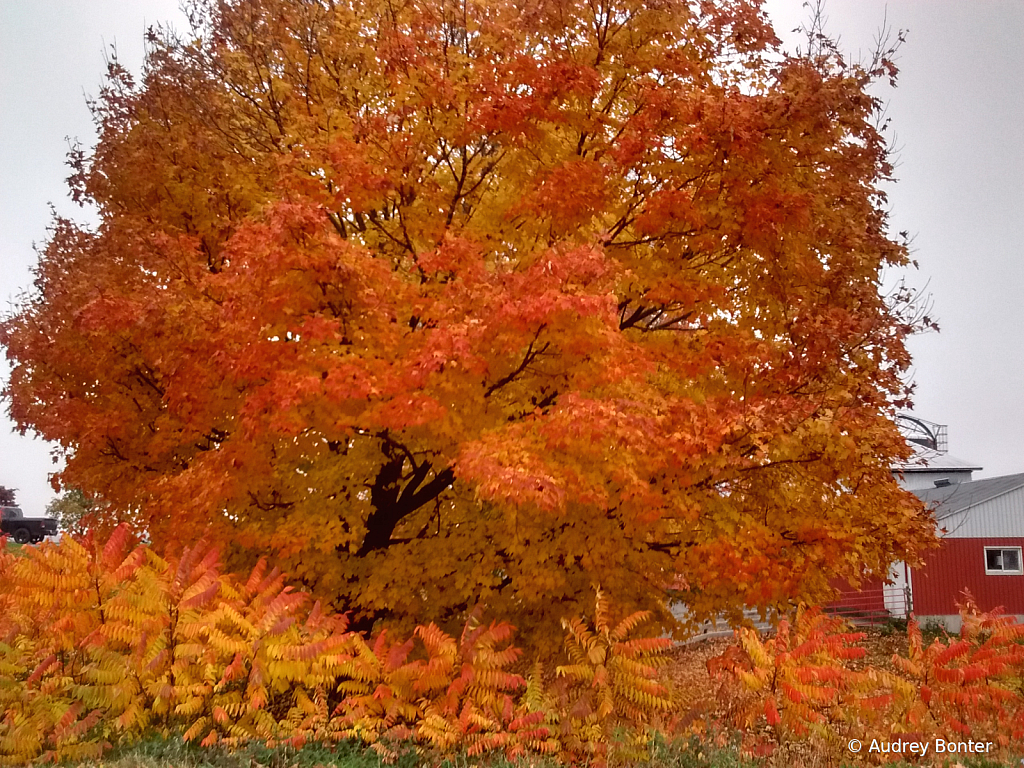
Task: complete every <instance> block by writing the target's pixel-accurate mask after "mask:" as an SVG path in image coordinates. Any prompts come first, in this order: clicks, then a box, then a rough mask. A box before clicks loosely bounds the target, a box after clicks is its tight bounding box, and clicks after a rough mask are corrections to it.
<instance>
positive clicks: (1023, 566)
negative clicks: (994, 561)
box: [985, 547, 1024, 576]
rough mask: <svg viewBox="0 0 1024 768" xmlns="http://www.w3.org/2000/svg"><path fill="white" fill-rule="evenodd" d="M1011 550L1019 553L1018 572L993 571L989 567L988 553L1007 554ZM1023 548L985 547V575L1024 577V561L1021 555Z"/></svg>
mask: <svg viewBox="0 0 1024 768" xmlns="http://www.w3.org/2000/svg"><path fill="white" fill-rule="evenodd" d="M1009 549H1013V550H1016V551H1017V570H1015V571H1007V570H1004V569H999V570H991V569H989V567H988V553H989V552H1005V551H1007V550H1009ZM1022 554H1024V553H1022V552H1021V547H985V575H986V576H1022V575H1024V559H1022V557H1021V555H1022Z"/></svg>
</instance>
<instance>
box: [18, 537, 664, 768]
mask: <svg viewBox="0 0 1024 768" xmlns="http://www.w3.org/2000/svg"><path fill="white" fill-rule="evenodd" d="M64 546H65V544H63V543H62V544H60V545H57V546H53V545H44V546H43V547H42V548H41V549H42V550H43V557H42V559H40V560H37V561H33V562H35V563H36V566H35V567H37V568H43V567H45V566H46V564H47V563H49V562H51V561H53V560H54V559H59V558H60V557H62V556H64V555H62V554H61V552H60V550H61V548H62V547H64ZM122 546H125V547H126V546H127V542H126V541H122V540H121V538H120V537H119V539H118V543H117V544H116V546H114V547H108V548H106V550H105V551H102V550H100V548H99V547H95V548H94V553H95V556H90V554H89V551H88V550H87V549H85V548H84V547H80V546H79V545H77V544H73V543H72V545H71V546H69V547H68V549H69V552H70V554H72V555H75V556H82V557H80V559H79V561H78V565H77V567H78V568H80V569H82V570H83V571H84V575H83V574H78V577H81V578H84V579H89V580H92V581H93V583H94V584H96V585H99V586H98V591H95V592H94V595H95V602H94V603H92V604H90V605H84V606H83V605H79V604H77V603H76V602H75V601H74V600H73V599H68V598H74V597H75V596H76V594H77V592H76V590H75V589H74V588H69V590H68V592H67V593H66V594H62V593H60V592H58V593H56V594H54V593H53V591H52V590H49V589H48V588H47V587H45V586H42V585H41V584H40V582H38V581H37V580H33V575H34V574H33V572H32V570H31V569H26V570H22V571H20V572H19V574H20V576H19V578H20V579H23V580H21V581H19V580H14V581H13V582H9V583H10V584H11V586H12V589H11V590H10V591H8V592H7V593H6V595H7V598H8V603H9V605H8V610H7V611H6V612H4V613H2V614H0V637H7V638H10V639H11V640H12V642H10V643H7V644H4V643H0V708H2V709H0V712H2V714H3V716H2V717H0V761H6V762H26V761H28V760H31V759H34V758H37V757H46V756H56V757H61V756H66V757H69V758H71V757H73V756H75V755H98V754H99V753H100V752H101V751H102V749H103V748H104V745H105V741H104V739H105V738H106V737H110V738H112V739H113V740H114V741H126V740H132V739H135V738H137V737H139V736H140V735H142V734H144V733H146V732H147V731H149V730H150V729H152V728H158V729H159V730H161V731H163V732H165V733H166V732H173V731H177V732H180V733H181V734H182V735H183V737H184V738H185V739H186V740H188V741H196V742H198V743H200V744H204V745H212V744H215V743H221V742H223V743H227V744H236V743H239V742H242V741H246V740H252V739H258V740H263V741H266V740H275V741H280V740H288V741H290V742H291V743H301V742H304V741H308V740H322V741H333V740H337V739H341V738H357V739H360V740H363V741H365V742H366V743H368V744H370V745H371V746H373V747H374V748H375V749H378V750H380V751H381V754H382V755H385V756H388V755H393V750H392V747H391V745H392V744H394V743H397V742H398V741H402V740H405V739H413V740H414V741H415V742H416V743H418V744H420V745H423V746H425V747H430V748H434V749H439V750H465V751H466V752H467V753H469V754H473V755H478V754H482V753H484V752H487V751H493V750H502V751H505V752H506V753H507V754H508V755H510V756H516V755H523V754H525V753H529V752H536V753H542V754H557V753H561V754H562V755H563V756H564V757H566V758H567V759H573V760H575V759H582V758H587V759H594V760H598V761H600V760H601V759H603V757H604V756H606V755H607V752H608V749H609V747H608V743H609V740H610V739H612V736H613V731H615V730H616V729H619V728H625V729H626V730H627V732H628V735H627V737H626V739H625V742H622V741H621V740H620V741H615V744H616V745H618V746H613V747H611V749H612V750H613V751H616V750H617V751H619V752H621V753H622V754H623V755H625V754H627V753H628V754H639V753H640V752H642V750H643V749H644V748H645V746H644V745H645V744H646V739H647V730H646V729H647V727H648V726H649V725H650V723H651V718H652V717H654V716H656V715H657V714H658V713H661V712H664V711H665V710H666V709H667V708H668V706H669V702H668V698H667V692H666V690H665V689H664V687H663V686H662V685H661V684H660V683H659V682H658V681H657V678H656V676H657V671H658V667H659V663H658V662H659V654H661V653H662V651H664V649H665V648H666V646H667V642H668V641H666V640H664V639H661V638H633V637H631V635H630V633H631V632H632V630H634V629H635V628H636V627H637V626H638V624H639V623H640V622H641V621H642V620H643V618H644V617H643V616H637V615H635V614H634V615H630V616H629V617H627V618H626V619H625V620H624V621H621V622H619V623H618V624H616V625H614V626H613V625H612V623H611V621H610V608H609V607H608V604H607V602H606V600H605V598H604V596H603V595H601V594H600V593H599V596H598V600H599V604H598V611H597V620H596V622H595V624H594V625H593V626H589V625H588V624H587V622H585V621H584V620H582V619H573V620H571V621H566V622H565V626H566V628H567V636H566V647H567V649H568V650H569V651H570V653H571V654H572V655H573V656H574V657H576V658H578V659H579V663H578V664H577V665H575V666H573V665H568V666H566V667H562V668H559V670H558V672H559V675H560V676H561V680H560V681H559V682H558V683H556V685H555V686H554V687H553V688H552V689H551V690H547V689H545V686H544V681H543V674H542V672H541V668H540V666H539V663H538V665H535V667H534V672H533V674H532V675H531V677H530V680H529V681H527V680H525V679H524V678H523V677H522V676H520V675H518V674H516V673H514V672H512V671H510V670H511V669H512V668H514V666H515V665H516V664H517V663H518V662H519V659H520V657H521V651H520V649H519V648H516V647H515V646H513V645H512V644H511V641H512V639H513V635H514V629H513V627H512V626H511V625H510V624H507V623H501V622H491V623H484V622H482V621H481V620H480V611H479V610H477V611H474V612H472V613H471V615H470V618H469V620H468V621H467V623H466V624H465V626H464V628H463V631H462V633H461V634H460V635H459V637H457V638H456V637H452V636H451V635H449V634H447V633H446V632H444V631H443V630H441V629H440V628H439V627H438V626H437V625H436V624H428V625H425V626H420V627H417V628H416V630H415V632H414V633H413V636H412V637H410V638H409V639H408V640H405V641H404V642H403V641H401V640H400V639H395V638H394V637H393V635H392V634H391V633H388V632H387V631H381V632H380V633H378V634H377V635H376V636H375V637H374V638H372V640H370V641H369V642H367V640H365V639H363V637H362V636H360V635H357V634H353V633H349V632H347V631H346V624H345V620H344V618H343V617H340V616H337V615H331V614H325V613H324V612H323V611H322V608H321V607H320V606H319V605H318V604H313V605H312V607H310V606H309V603H308V598H307V596H306V595H304V594H302V593H297V592H293V591H290V590H289V589H288V588H287V587H286V585H285V584H284V582H283V579H281V578H280V576H279V574H277V573H271V574H269V575H268V574H266V572H265V566H264V565H258V566H257V567H256V568H254V570H253V573H252V575H251V576H250V577H249V579H248V580H247V581H244V582H243V581H241V580H239V579H237V578H234V577H230V576H225V575H223V574H221V573H220V569H219V564H218V563H217V561H216V559H215V558H213V557H210V556H209V555H208V552H207V551H206V550H204V549H203V548H202V547H199V548H196V549H194V550H186V551H185V552H183V553H182V555H181V557H180V558H178V559H172V560H163V559H161V558H158V557H156V556H153V555H150V554H147V556H146V557H145V558H142V559H138V558H137V556H135V555H134V554H133V555H132V558H133V560H132V562H133V563H134V565H133V567H132V568H128V569H122V567H121V566H122V564H123V562H124V557H123V556H122V555H123V552H117V551H116V550H117V549H118V548H119V547H122ZM51 549H52V550H57V551H56V552H53V551H49V550H51ZM136 551H137V550H136ZM9 566H11V562H10V560H9V559H4V558H3V556H2V553H0V569H4V568H8V567H9ZM114 573H117V574H119V575H120V576H123V577H124V578H123V580H121V581H118V580H117V579H116V578H114V576H113V574H114ZM0 575H9V574H5V573H0ZM211 586H215V587H216V588H217V589H216V591H215V592H212V591H211ZM43 590H45V591H47V592H48V593H49V594H48V595H46V596H43V595H38V594H35V592H36V591H43ZM197 597H201V598H202V599H200V600H197V599H196V598H197ZM44 598H45V599H44ZM40 606H43V607H42V608H40ZM39 610H43V611H44V612H45V613H46V615H47V616H50V617H52V618H58V619H62V620H67V619H71V620H70V621H65V623H64V625H63V626H64V627H65V629H64V630H62V631H63V632H64V633H65V634H64V635H45V634H40V633H37V632H35V631H34V629H31V627H30V631H29V632H26V630H25V627H26V626H30V625H31V623H32V622H31V621H30V620H33V619H34V620H37V619H38V616H35V612H37V611H39ZM76 633H77V634H76ZM581 643H582V644H583V645H582V646H581ZM57 646H61V647H60V652H59V653H58V652H56V651H57ZM329 699H330V700H332V701H333V702H335V703H332V704H331V705H330V706H329V705H328V703H327V702H328V700H329ZM616 738H618V737H616ZM638 750H639V751H638Z"/></svg>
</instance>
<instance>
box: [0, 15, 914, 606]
mask: <svg viewBox="0 0 1024 768" xmlns="http://www.w3.org/2000/svg"><path fill="white" fill-rule="evenodd" d="M190 17H191V20H192V25H193V28H192V29H191V30H190V31H189V32H188V33H187V34H185V35H182V36H177V35H175V34H173V33H171V32H169V31H167V30H159V29H158V30H155V31H154V32H152V33H151V35H150V51H149V55H148V59H147V63H146V67H145V71H144V72H143V74H142V77H141V78H140V79H139V80H138V82H136V80H135V79H133V77H132V76H131V74H130V73H128V72H127V71H125V70H124V69H123V68H122V67H121V66H120V65H118V63H117V62H116V60H115V61H112V62H111V63H110V71H109V78H108V81H107V83H106V85H105V87H104V89H103V90H102V92H101V94H100V95H99V97H98V98H97V99H96V101H95V103H94V104H93V108H94V114H95V117H96V121H97V125H98V129H99V135H100V137H99V141H98V143H97V145H96V146H95V148H94V149H92V150H90V151H85V150H83V149H80V148H76V149H75V150H74V151H73V152H72V155H71V164H72V171H73V172H72V176H71V178H70V179H69V184H70V189H71V191H72V194H73V195H74V196H75V197H76V199H78V200H79V201H81V202H83V203H88V204H92V205H94V206H96V208H97V209H98V211H99V216H100V223H99V225H98V226H97V227H96V228H94V229H88V228H85V227H82V226H79V225H76V224H74V223H72V222H69V221H66V220H60V221H57V222H56V223H55V226H54V229H53V232H52V237H51V239H50V241H49V243H48V246H47V247H46V249H45V252H44V253H43V255H42V258H41V261H40V263H39V266H38V268H37V276H36V282H35V292H34V294H33V295H32V297H31V298H30V299H29V300H28V301H27V302H26V303H25V304H24V305H23V306H21V307H20V308H19V309H18V310H17V312H16V313H15V314H14V315H12V316H11V317H10V318H8V320H7V321H6V322H5V323H4V325H3V327H2V341H3V343H4V344H5V345H6V347H7V350H8V356H9V358H10V360H11V361H12V364H13V366H14V368H13V374H12V377H11V381H10V384H9V387H8V390H7V396H8V398H9V401H10V409H11V413H12V415H13V416H14V418H15V419H16V421H17V423H18V424H19V425H20V427H21V428H22V429H25V430H28V429H31V430H35V431H36V432H38V433H39V434H40V435H41V436H43V437H44V438H47V439H50V440H56V441H59V443H60V444H61V445H62V446H63V449H64V452H65V454H66V457H67V464H66V468H65V469H64V470H63V471H62V472H61V475H60V478H61V481H62V482H63V483H64V485H65V487H74V488H80V489H82V491H83V492H84V493H85V494H86V495H87V496H92V497H96V498H102V499H103V500H104V506H103V510H104V513H103V514H104V515H105V516H106V517H107V518H109V520H108V522H110V521H114V520H118V521H125V520H128V521H131V522H133V524H134V525H136V526H137V527H138V528H139V529H140V530H142V529H144V530H146V531H147V532H148V534H149V536H150V537H151V539H152V541H153V543H154V545H155V546H156V547H157V548H159V549H163V550H167V549H175V548H177V547H180V546H181V545H182V544H184V543H185V542H187V541H191V540H193V539H195V538H197V537H198V536H200V535H202V534H205V535H207V536H209V537H210V538H211V539H212V540H214V541H219V542H222V543H223V544H224V545H225V547H226V548H227V550H228V554H229V556H230V557H231V558H233V560H232V561H233V562H235V563H237V564H238V565H239V566H240V567H241V566H242V565H243V564H246V563H251V562H252V560H253V558H254V557H255V556H256V554H258V553H262V552H268V551H269V552H273V553H274V556H275V562H276V563H278V564H280V565H281V566H282V567H283V568H285V570H286V571H288V572H289V573H290V574H291V575H292V577H294V578H295V579H297V580H301V581H302V582H304V583H305V584H306V585H308V586H309V587H311V588H312V589H313V590H314V591H315V592H316V593H317V594H319V595H322V596H324V597H326V598H328V599H330V600H331V601H333V603H334V604H335V605H336V606H337V607H341V608H347V609H350V610H352V611H353V612H354V615H355V616H356V617H357V618H359V619H361V620H363V621H366V622H369V621H371V620H374V619H377V618H382V617H387V616H393V617H402V618H404V619H407V620H408V621H416V622H425V621H427V620H435V619H436V620H442V621H443V620H445V619H446V618H453V617H455V616H457V615H462V614H464V612H465V611H466V610H467V609H468V608H469V607H471V606H474V605H477V604H484V605H486V606H487V607H488V609H489V610H490V611H492V612H494V613H495V614H498V615H503V616H506V617H511V618H513V619H514V620H517V622H518V623H519V624H520V625H521V626H524V625H529V624H536V625H540V624H542V623H544V622H545V621H547V620H548V619H554V620H557V618H558V617H560V616H564V615H568V614H570V613H573V612H576V611H578V610H579V609H580V607H581V606H585V605H586V604H587V603H588V602H589V601H590V600H591V595H592V592H591V589H590V587H591V585H593V584H595V583H599V584H600V585H601V587H602V589H603V590H604V591H605V592H606V593H607V594H608V595H609V596H610V597H611V598H612V599H613V600H615V601H617V602H618V603H619V604H621V605H622V606H624V607H630V608H653V609H655V610H657V611H663V603H664V594H665V589H666V587H668V586H673V587H675V588H676V589H677V590H678V594H679V595H680V599H682V600H683V601H685V602H686V603H687V604H688V605H689V607H690V609H691V611H692V612H693V615H694V616H695V617H701V616H706V615H708V614H710V613H714V612H718V611H723V610H724V611H731V610H737V609H739V608H740V607H742V606H744V605H751V606H785V605H789V604H790V603H791V602H792V601H793V600H796V599H800V598H810V599H814V598H820V597H822V596H824V595H825V594H826V593H827V590H828V581H829V579H830V578H832V577H834V576H842V577H848V578H853V579H856V578H859V577H860V576H861V575H863V574H865V573H876V574H877V573H882V572H884V570H885V569H886V568H887V567H888V565H889V563H890V562H891V561H893V560H894V559H896V558H901V557H906V556H910V555H912V553H913V551H914V549H915V548H916V547H917V546H919V545H921V544H922V543H923V542H925V541H926V540H927V538H928V537H929V536H930V535H931V533H930V531H931V528H930V523H929V521H928V519H927V516H926V515H925V513H924V511H923V510H922V508H921V506H920V504H919V503H918V502H917V501H916V499H914V497H912V496H911V495H910V494H908V493H906V492H903V491H901V490H900V489H899V488H898V487H897V485H896V483H895V482H894V480H893V478H892V476H891V474H890V469H889V467H890V464H891V463H892V462H893V461H894V459H896V458H899V457H903V456H905V455H906V446H905V444H904V442H903V440H902V439H901V437H900V435H899V433H898V431H897V430H896V428H895V427H894V425H893V423H892V418H891V417H892V416H893V414H894V412H895V409H896V408H897V407H899V406H901V405H902V403H903V399H904V398H905V397H906V394H907V392H906V387H905V384H904V382H903V380H902V378H901V375H902V374H903V373H904V372H905V370H906V369H907V366H908V364H909V358H908V354H907V351H906V349H905V346H904V340H905V337H906V335H907V334H908V333H910V332H911V331H912V330H913V327H912V321H911V319H909V318H908V315H907V313H906V312H905V311H904V310H905V307H902V306H900V305H899V303H898V302H896V303H894V302H891V301H887V300H886V297H885V296H883V295H882V293H881V290H880V282H881V277H880V275H881V270H882V269H883V268H885V267H886V266H890V265H902V264H904V263H906V261H907V251H906V247H905V245H904V244H903V243H901V242H900V241H899V239H898V238H894V237H893V236H891V235H890V233H889V232H888V229H887V219H886V212H885V209H884V195H883V193H882V191H881V189H880V185H881V184H882V183H883V182H885V180H887V179H888V177H889V176H890V172H891V168H890V165H889V160H888V154H887V153H888V150H887V147H886V144H885V141H884V139H883V137H882V135H881V133H880V131H879V128H878V119H879V112H880V108H879V103H878V101H877V100H876V99H875V98H873V97H872V96H871V95H870V94H869V93H868V91H867V88H868V86H869V85H870V83H871V82H872V81H873V80H874V79H876V78H878V77H880V76H885V75H888V74H891V65H890V64H889V63H888V62H887V61H884V60H880V61H877V62H875V63H874V64H872V65H867V66H855V65H852V64H850V63H848V62H846V61H844V60H843V59H842V58H841V57H840V56H839V55H838V54H837V53H836V52H835V51H834V50H832V49H831V48H829V47H828V46H825V47H819V48H817V49H815V51H814V52H813V53H812V54H811V55H805V56H802V57H793V56H787V55H784V54H783V53H781V52H779V51H778V49H777V41H776V38H775V36H774V34H773V31H772V29H771V26H770V24H769V23H768V21H767V19H766V18H765V16H764V14H763V12H762V11H761V10H760V7H759V3H758V2H756V1H755V0H732V1H731V2H727V3H726V2H704V1H703V0H702V1H700V2H695V1H694V2H687V1H685V0H528V1H527V0H463V1H462V2H457V1H455V0H227V1H225V2H214V0H204V1H202V2H196V3H193V4H192V5H191V7H190ZM101 522H102V521H101ZM661 615H662V616H665V614H664V613H663V612H662V613H661Z"/></svg>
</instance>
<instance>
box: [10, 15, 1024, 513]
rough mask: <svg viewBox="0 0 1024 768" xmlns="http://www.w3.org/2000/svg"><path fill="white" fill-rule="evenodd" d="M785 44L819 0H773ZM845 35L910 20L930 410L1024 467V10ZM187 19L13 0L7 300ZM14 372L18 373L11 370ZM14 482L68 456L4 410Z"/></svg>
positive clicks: (911, 128) (900, 117) (953, 433)
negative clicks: (168, 27) (131, 90)
mask: <svg viewBox="0 0 1024 768" xmlns="http://www.w3.org/2000/svg"><path fill="white" fill-rule="evenodd" d="M766 7H767V8H768V11H769V14H770V15H771V16H772V18H773V19H775V20H776V28H777V31H778V32H779V34H780V35H781V36H783V37H784V38H786V39H788V40H791V41H795V40H796V38H795V37H794V36H793V35H791V34H788V31H789V30H791V29H793V28H794V27H796V26H798V25H799V24H800V22H801V21H802V20H803V19H804V18H805V16H806V10H805V9H804V8H803V7H802V2H801V0H769V2H767V3H766ZM827 15H828V17H829V25H828V29H829V30H830V31H831V32H832V33H833V34H834V35H838V36H839V37H840V38H841V40H842V42H843V44H844V47H845V48H846V49H847V50H849V51H851V52H853V53H856V52H857V51H858V50H864V51H866V50H868V49H870V48H871V47H872V42H873V38H874V36H875V33H876V31H877V30H878V28H879V27H880V26H881V24H882V21H883V19H886V18H887V20H888V23H889V24H890V25H891V26H892V27H894V28H896V29H899V28H902V29H907V30H909V35H908V40H907V43H906V45H905V46H904V47H903V49H902V50H901V54H900V59H899V65H900V70H901V72H900V84H899V87H898V89H896V90H895V91H889V90H886V91H884V92H882V91H880V92H879V95H883V96H884V97H885V98H886V99H887V100H888V101H889V116H890V117H891V118H892V126H893V129H894V130H895V134H896V137H897V141H896V145H897V146H898V147H899V148H900V151H899V155H898V159H899V167H898V171H897V175H898V176H899V183H898V184H897V185H896V186H895V187H894V188H893V189H892V190H891V191H890V204H891V208H892V221H893V229H894V231H899V230H908V231H910V232H911V233H913V234H914V235H915V247H916V253H915V256H916V258H917V259H918V261H919V262H920V265H921V266H920V269H919V270H918V271H916V272H914V273H911V274H909V275H908V279H909V280H910V282H911V283H912V284H914V285H918V286H923V285H925V284H927V285H928V290H929V291H930V293H931V294H932V298H933V301H934V305H935V309H934V316H935V317H937V319H938V320H939V322H940V324H941V326H942V332H941V333H940V334H931V335H928V336H922V337H919V338H917V339H915V340H914V341H913V342H912V344H911V348H912V351H913V352H914V355H915V375H914V378H915V381H916V383H917V394H916V398H915V399H916V404H917V408H916V412H917V414H918V415H919V416H921V417H923V418H926V419H929V420H931V421H936V422H939V423H944V424H948V425H949V435H950V452H951V453H953V454H955V455H957V456H960V457H962V458H965V459H969V460H971V461H974V462H977V463H978V464H980V465H982V466H984V467H985V470H984V471H983V472H981V473H977V474H976V475H975V477H990V476H995V475H1002V474H1010V473H1015V472H1024V448H1022V444H1024V259H1022V258H1021V255H1022V247H1024V2H1022V0H959V1H956V0H889V1H888V2H884V1H883V0H829V2H828V7H827ZM157 21H171V22H172V23H173V24H175V26H177V27H178V28H184V27H185V25H184V20H183V17H182V16H181V14H180V12H179V11H178V6H177V0H53V1H52V2H40V0H0V264H2V275H0V302H2V303H3V310H4V311H5V312H6V311H7V310H8V308H9V306H10V303H11V302H13V301H15V300H16V299H17V296H18V294H19V293H21V292H22V291H23V290H24V289H25V288H26V287H27V286H28V285H29V284H30V282H31V276H30V272H29V270H30V267H31V265H32V263H33V262H34V260H35V255H34V253H33V250H32V244H33V243H34V242H35V243H39V242H42V241H43V240H44V239H45V236H46V226H47V224H48V222H49V220H50V213H49V208H48V205H49V204H51V203H52V204H53V205H54V206H55V207H56V209H57V210H58V211H59V212H60V213H63V214H66V215H70V216H73V217H78V218H81V217H82V215H83V214H82V212H81V211H80V209H78V208H77V207H76V206H74V205H73V204H72V203H71V202H70V200H69V199H68V198H67V196H66V194H65V187H64V178H65V176H67V169H66V168H65V166H64V155H65V152H66V150H67V143H66V141H65V137H67V136H71V137H78V138H79V139H81V140H82V141H83V143H85V144H89V143H91V142H92V141H93V139H94V134H93V131H92V123H91V120H90V117H89V113H88V110H87V109H86V106H85V94H95V93H96V92H97V91H98V89H99V85H100V82H101V80H102V76H103V69H104V63H103V49H104V46H109V45H110V44H113V43H116V45H117V50H118V54H119V57H120V59H121V61H122V62H123V63H124V64H126V65H128V66H129V67H131V68H133V69H135V70H137V69H138V67H139V65H140V64H141V61H142V51H143V35H144V32H145V30H146V28H147V26H148V25H150V24H152V23H154V22H157ZM0 372H2V375H3V377H4V379H5V380H6V376H7V368H6V366H4V367H3V368H2V369H0ZM0 457H2V461H0V485H5V486H7V487H13V488H17V489H18V497H19V502H20V504H21V506H22V507H23V508H24V509H25V511H26V513H27V514H29V515H41V514H42V513H43V510H44V508H45V506H46V503H47V502H48V501H49V499H50V498H52V496H53V492H52V491H51V490H50V488H49V485H48V482H47V476H48V474H49V473H50V472H51V471H53V468H54V465H53V464H52V462H51V459H50V448H49V446H47V445H46V444H44V443H42V442H41V441H39V440H33V439H31V438H28V437H20V436H18V435H16V434H13V433H11V432H10V427H9V422H7V421H6V420H0Z"/></svg>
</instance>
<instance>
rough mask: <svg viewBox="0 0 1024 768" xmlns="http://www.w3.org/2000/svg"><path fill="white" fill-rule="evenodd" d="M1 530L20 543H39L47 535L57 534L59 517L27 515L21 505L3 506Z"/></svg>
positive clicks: (0, 520)
mask: <svg viewBox="0 0 1024 768" xmlns="http://www.w3.org/2000/svg"><path fill="white" fill-rule="evenodd" d="M0 530H2V531H3V533H5V534H7V535H8V536H10V537H11V538H12V539H14V540H15V541H16V542H18V543H19V544H28V543H29V542H30V541H31V542H32V543H33V544H38V543H39V542H40V541H42V540H43V539H44V538H45V537H47V536H56V535H57V519H56V518H53V517H25V515H24V513H22V511H21V509H20V508H19V507H3V517H2V519H0Z"/></svg>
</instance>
